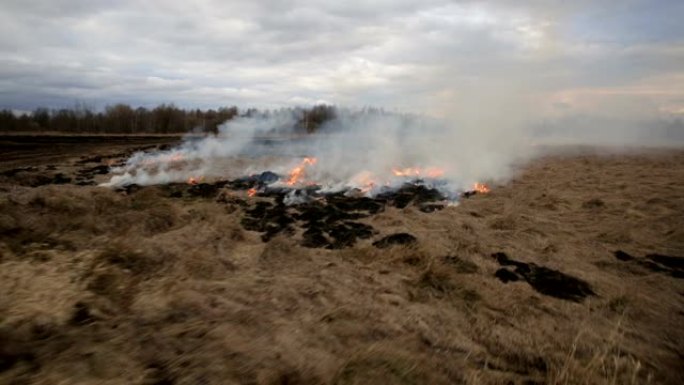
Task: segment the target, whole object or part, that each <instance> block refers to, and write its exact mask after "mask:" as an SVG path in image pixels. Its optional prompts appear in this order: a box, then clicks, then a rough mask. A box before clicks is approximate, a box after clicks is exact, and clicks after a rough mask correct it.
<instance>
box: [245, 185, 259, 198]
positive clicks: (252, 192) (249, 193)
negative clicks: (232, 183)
mask: <svg viewBox="0 0 684 385" xmlns="http://www.w3.org/2000/svg"><path fill="white" fill-rule="evenodd" d="M256 193H257V189H255V188H254V187H252V188H251V189H249V190H247V196H250V197H253V196H255V195H256Z"/></svg>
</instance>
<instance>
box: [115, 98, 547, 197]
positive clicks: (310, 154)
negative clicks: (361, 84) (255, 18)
mask: <svg viewBox="0 0 684 385" xmlns="http://www.w3.org/2000/svg"><path fill="white" fill-rule="evenodd" d="M300 121H301V116H299V114H298V111H297V110H289V109H288V110H279V111H275V112H271V113H266V114H252V115H251V116H242V117H238V118H235V119H233V120H230V121H228V122H226V123H225V124H223V125H222V126H221V127H220V131H219V133H218V134H217V135H216V136H211V137H204V138H201V139H196V138H188V139H187V140H186V141H185V142H184V143H183V144H182V145H181V146H179V147H177V148H174V149H170V150H167V151H162V152H157V153H138V154H136V155H134V156H133V157H132V158H131V159H129V160H128V161H127V163H126V164H125V165H124V166H122V167H119V168H116V169H114V170H113V171H114V174H115V175H114V176H113V177H112V178H111V180H110V181H109V182H108V183H106V184H105V185H106V186H119V185H126V184H132V183H135V184H141V185H147V184H159V183H168V182H186V181H189V180H194V181H199V178H200V177H201V178H205V179H206V180H212V179H226V178H238V177H244V176H248V175H251V174H258V173H261V172H263V171H272V172H275V173H277V174H280V175H281V179H280V181H279V182H278V183H277V184H276V186H277V185H281V186H285V185H286V184H287V180H288V177H289V175H290V173H291V172H292V170H294V169H295V168H296V167H298V166H299V167H302V169H303V173H302V177H301V179H300V180H298V181H297V183H296V184H295V185H294V187H303V186H305V185H307V184H310V183H315V184H317V185H320V186H322V188H323V190H324V191H341V190H346V189H350V188H356V189H360V190H362V191H363V192H364V193H366V194H368V195H373V194H375V193H377V192H379V191H381V190H382V189H386V188H387V187H390V188H391V187H396V186H399V185H401V184H402V183H404V182H406V181H413V180H415V179H422V180H423V181H424V183H427V184H430V185H432V186H434V187H437V188H438V189H440V190H441V191H442V192H443V193H445V194H446V195H450V196H454V197H456V196H457V194H458V193H459V192H462V191H464V190H468V189H471V188H472V186H473V185H474V183H476V182H481V181H484V180H487V181H497V182H501V181H504V180H505V179H506V178H508V177H510V176H511V175H512V166H513V164H514V163H515V162H518V161H522V160H525V159H527V158H529V157H530V156H532V154H533V153H534V149H533V148H531V147H529V144H530V142H529V141H528V140H526V139H528V138H525V137H523V136H521V135H512V136H510V138H508V139H506V140H502V138H501V137H500V136H498V135H497V134H496V133H497V131H496V130H482V131H480V132H477V131H473V130H468V129H465V128H463V127H456V126H453V125H451V124H450V123H449V122H448V121H447V120H442V119H435V118H427V117H421V116H416V115H401V114H395V113H385V112H381V111H377V110H356V111H350V110H337V113H336V117H335V118H334V119H332V120H330V121H328V122H326V123H324V124H323V125H322V126H321V127H320V128H319V130H318V132H317V133H316V134H302V133H301V127H299V126H298V124H299V122H300ZM499 134H501V133H499ZM307 158H309V159H312V161H311V163H306V164H304V163H302V161H303V159H307ZM314 159H315V160H314Z"/></svg>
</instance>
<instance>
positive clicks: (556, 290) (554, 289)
mask: <svg viewBox="0 0 684 385" xmlns="http://www.w3.org/2000/svg"><path fill="white" fill-rule="evenodd" d="M492 258H494V259H495V260H496V261H497V263H498V264H499V265H500V266H502V268H501V269H499V270H497V271H496V273H495V274H494V275H495V276H496V277H497V278H498V279H499V280H500V281H501V282H503V283H508V282H515V281H519V280H520V279H524V280H525V281H527V283H529V284H530V286H532V288H533V289H534V290H536V291H537V292H539V293H541V294H544V295H547V296H550V297H555V298H560V299H564V300H568V301H574V302H580V301H582V300H583V299H584V298H586V297H588V296H590V295H596V293H594V290H593V289H592V288H591V286H590V285H589V284H588V283H587V282H585V281H583V280H581V279H579V278H575V277H572V276H570V275H567V274H565V273H562V272H560V271H558V270H553V269H550V268H548V267H544V266H539V265H537V264H534V263H525V262H520V261H516V260H514V259H511V258H509V257H508V255H506V253H503V252H498V253H494V254H492ZM511 267H512V268H514V270H509V268H511Z"/></svg>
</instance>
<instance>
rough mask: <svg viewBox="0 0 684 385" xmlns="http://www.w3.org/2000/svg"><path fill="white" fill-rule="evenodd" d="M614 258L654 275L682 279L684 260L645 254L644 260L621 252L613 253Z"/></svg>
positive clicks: (683, 276)
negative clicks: (654, 273)
mask: <svg viewBox="0 0 684 385" xmlns="http://www.w3.org/2000/svg"><path fill="white" fill-rule="evenodd" d="M613 255H615V258H617V259H619V260H620V261H623V262H629V263H631V264H635V265H638V266H641V267H643V268H646V269H648V270H650V271H653V272H656V273H664V274H667V275H669V276H671V277H674V278H684V258H682V257H674V256H670V255H663V254H647V255H646V256H645V257H644V258H636V257H633V256H631V255H629V254H627V253H626V252H624V251H622V250H617V251H615V252H614V253H613Z"/></svg>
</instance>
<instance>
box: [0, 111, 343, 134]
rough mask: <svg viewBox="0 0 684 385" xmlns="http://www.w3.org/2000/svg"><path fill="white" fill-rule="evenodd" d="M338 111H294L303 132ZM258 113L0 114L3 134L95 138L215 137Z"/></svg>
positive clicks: (44, 112) (107, 112)
mask: <svg viewBox="0 0 684 385" xmlns="http://www.w3.org/2000/svg"><path fill="white" fill-rule="evenodd" d="M335 111H336V110H335V107H333V106H326V105H320V106H315V107H312V108H307V109H303V108H296V109H293V112H295V113H296V114H297V115H296V116H298V120H299V123H298V128H300V129H301V130H302V131H303V132H313V131H315V130H316V129H317V128H318V127H319V126H320V125H321V124H322V123H323V122H325V121H327V120H330V119H332V118H333V117H335ZM257 113H264V112H260V111H258V110H256V109H254V108H250V109H246V110H243V111H241V110H240V109H238V108H237V107H235V106H233V107H222V108H219V109H216V110H214V109H208V110H201V109H182V108H178V107H176V106H174V105H173V104H162V105H159V106H157V107H156V108H153V109H147V108H144V107H138V108H133V107H131V106H129V105H127V104H116V105H113V106H108V107H106V108H105V109H104V111H100V112H96V111H92V110H90V109H88V108H83V107H76V108H63V109H47V108H37V109H35V110H34V111H33V112H31V113H26V114H21V115H17V114H15V113H13V112H12V111H10V110H1V111H0V131H4V132H37V133H38V132H60V133H93V134H97V133H107V134H138V133H143V134H175V133H187V132H199V133H215V132H217V131H218V127H219V125H221V124H222V123H224V122H226V121H228V120H231V119H234V118H235V117H238V116H250V115H252V114H257ZM265 113H268V112H265Z"/></svg>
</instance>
